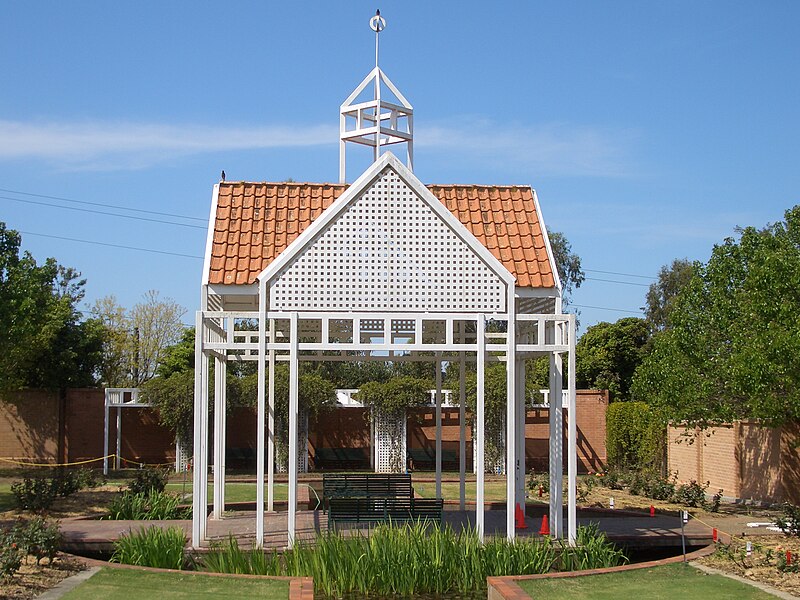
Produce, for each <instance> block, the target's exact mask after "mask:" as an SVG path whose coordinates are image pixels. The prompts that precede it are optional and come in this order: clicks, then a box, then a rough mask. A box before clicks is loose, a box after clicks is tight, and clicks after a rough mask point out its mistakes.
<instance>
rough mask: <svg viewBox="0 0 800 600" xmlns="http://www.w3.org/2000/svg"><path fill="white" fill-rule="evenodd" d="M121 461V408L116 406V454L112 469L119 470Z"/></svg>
mask: <svg viewBox="0 0 800 600" xmlns="http://www.w3.org/2000/svg"><path fill="white" fill-rule="evenodd" d="M120 462H122V409H121V408H120V407H117V455H116V456H115V457H114V470H116V471H118V470H119V463H120Z"/></svg>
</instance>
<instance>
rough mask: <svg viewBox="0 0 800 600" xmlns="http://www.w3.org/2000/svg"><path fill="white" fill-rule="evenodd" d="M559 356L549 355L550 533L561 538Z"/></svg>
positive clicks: (561, 458)
mask: <svg viewBox="0 0 800 600" xmlns="http://www.w3.org/2000/svg"><path fill="white" fill-rule="evenodd" d="M561 368H562V365H561V355H560V354H557V353H555V352H554V353H552V354H551V355H550V532H551V533H552V535H553V537H554V538H560V537H562V532H563V523H562V515H563V512H564V509H563V506H562V505H563V498H562V491H561V486H562V476H563V473H564V464H563V456H562V453H563V448H562V446H563V439H564V425H563V418H562V409H561V387H562V386H561Z"/></svg>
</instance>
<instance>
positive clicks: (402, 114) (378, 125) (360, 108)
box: [339, 10, 414, 183]
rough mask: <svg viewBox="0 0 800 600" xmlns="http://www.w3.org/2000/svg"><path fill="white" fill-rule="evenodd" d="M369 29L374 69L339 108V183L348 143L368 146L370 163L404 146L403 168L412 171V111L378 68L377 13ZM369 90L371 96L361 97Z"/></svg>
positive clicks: (379, 19)
mask: <svg viewBox="0 0 800 600" xmlns="http://www.w3.org/2000/svg"><path fill="white" fill-rule="evenodd" d="M369 28H370V29H372V31H374V32H375V68H373V69H372V72H371V73H370V74H369V75H367V76H366V77H365V78H364V80H363V81H362V82H361V83H360V84H359V85H358V87H357V88H356V89H355V90H354V91H353V93H351V94H350V95H349V96H348V97H347V100H345V101H344V102H343V103H342V105H341V106H340V107H339V182H340V183H344V182H345V177H346V170H347V169H346V159H345V153H346V146H347V142H354V143H356V144H360V145H363V146H370V147H371V148H372V160H373V161H377V160H378V158H380V155H381V151H382V150H384V149H385V148H386V147H387V146H391V145H393V144H405V145H406V157H407V158H406V165H407V166H408V168H409V169H411V170H413V169H414V166H413V165H414V108H413V107H412V106H411V104H410V103H409V102H408V100H406V99H405V97H404V96H403V94H401V93H400V90H399V89H397V87H396V86H395V85H394V84H393V83H392V82H391V81H390V80H389V78H388V77H387V76H386V74H385V73H384V72H383V71H381V68H380V67H379V66H378V38H379V36H380V33H381V31H383V30H384V29H386V19H384V18H383V17H382V16H381V11H380V10H376V11H375V16H373V17H372V18H371V19H370V20H369ZM370 87H372V90H373V91H372V97H371V98H369V97H367V98H363V96H362V93H363V94H364V95H366V93H368V92H367V90H369V88H370ZM382 87H383V88H385V90H382V89H381V88H382ZM384 92H385V93H384Z"/></svg>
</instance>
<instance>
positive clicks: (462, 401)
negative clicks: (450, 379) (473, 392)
mask: <svg viewBox="0 0 800 600" xmlns="http://www.w3.org/2000/svg"><path fill="white" fill-rule="evenodd" d="M465 358H466V357H465V353H464V352H461V353H460V354H459V361H458V396H459V397H458V509H459V510H461V511H463V510H464V506H465V504H466V492H467V490H466V479H467V432H466V426H467V419H466V412H467V407H466V404H467V390H466V387H465V386H466V368H465V367H466V364H465V362H466V361H465Z"/></svg>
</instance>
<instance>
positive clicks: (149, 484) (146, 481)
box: [128, 467, 169, 494]
mask: <svg viewBox="0 0 800 600" xmlns="http://www.w3.org/2000/svg"><path fill="white" fill-rule="evenodd" d="M168 479H169V471H168V470H167V469H155V468H152V467H147V468H146V469H140V470H139V471H137V472H136V475H134V476H133V479H131V480H130V481H129V482H128V490H129V491H130V492H131V493H132V494H146V493H148V492H150V491H151V490H155V491H156V492H163V491H164V488H166V487H167V480H168Z"/></svg>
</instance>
